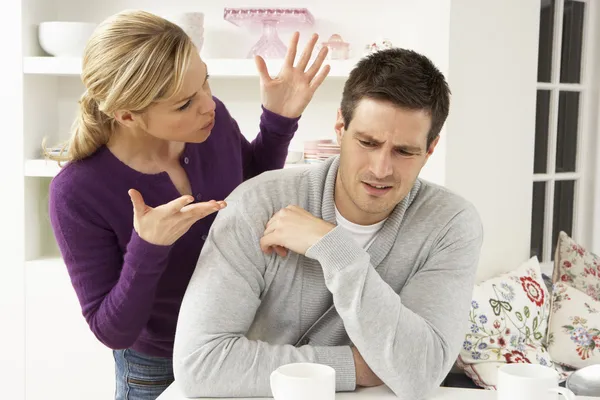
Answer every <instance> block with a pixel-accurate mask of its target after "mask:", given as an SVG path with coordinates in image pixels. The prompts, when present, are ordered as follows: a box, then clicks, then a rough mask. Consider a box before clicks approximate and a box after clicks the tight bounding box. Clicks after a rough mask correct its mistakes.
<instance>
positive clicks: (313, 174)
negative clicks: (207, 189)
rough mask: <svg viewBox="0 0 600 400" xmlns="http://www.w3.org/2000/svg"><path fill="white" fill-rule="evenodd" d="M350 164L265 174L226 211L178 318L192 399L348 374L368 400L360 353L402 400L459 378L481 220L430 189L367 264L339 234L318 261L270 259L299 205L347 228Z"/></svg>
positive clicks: (315, 250) (417, 192) (180, 374)
mask: <svg viewBox="0 0 600 400" xmlns="http://www.w3.org/2000/svg"><path fill="white" fill-rule="evenodd" d="M338 166H339V158H337V157H335V158H331V159H329V160H328V161H327V162H325V163H323V164H322V165H319V166H313V167H309V168H306V169H304V168H297V169H285V170H279V171H272V172H267V173H264V174H262V175H260V176H258V177H257V178H254V179H252V180H250V181H247V182H245V183H243V184H242V185H241V186H239V187H238V188H237V189H236V190H235V191H234V192H233V193H232V194H231V196H230V197H229V198H228V199H227V201H228V204H229V206H228V207H227V208H226V209H224V210H222V211H221V212H219V215H218V217H217V219H216V221H215V223H214V225H213V227H212V230H211V231H210V233H209V235H208V239H207V241H206V243H205V245H204V248H203V251H202V253H201V255H200V259H199V261H198V266H197V268H196V270H195V272H194V274H193V276H192V279H191V281H190V284H189V286H188V289H187V292H186V294H185V297H184V299H183V304H182V307H181V311H180V314H179V322H178V325H177V333H176V337H175V348H174V360H173V365H174V372H175V381H176V384H178V385H179V386H180V387H181V389H182V391H183V393H184V394H185V395H186V396H188V397H265V396H272V394H271V390H270V387H269V375H270V374H271V372H272V371H273V370H275V369H276V368H277V367H279V366H280V365H283V364H287V363H293V362H316V363H322V364H327V365H330V366H332V367H333V368H335V370H336V381H337V384H336V385H337V388H336V390H337V391H351V390H354V389H355V385H356V382H355V379H356V377H355V368H354V361H353V357H352V351H351V348H350V344H353V345H354V346H356V348H357V349H358V350H359V352H360V353H361V355H362V356H363V358H364V359H365V361H366V362H367V364H368V365H369V366H370V367H371V369H372V370H373V372H374V373H375V374H376V375H377V376H378V377H379V378H380V379H381V380H382V381H383V382H384V383H385V384H386V385H387V386H388V387H390V389H391V390H392V391H394V393H396V395H397V396H399V397H400V398H401V399H411V400H414V399H419V398H422V397H424V396H426V395H427V394H428V393H430V391H431V390H432V389H433V388H434V387H436V386H438V385H439V384H440V383H441V381H442V380H443V379H444V377H445V376H446V374H447V373H448V371H449V370H450V368H451V367H452V365H453V363H454V361H455V360H456V357H457V356H458V353H459V349H460V347H461V345H462V343H463V340H464V335H465V332H466V321H467V315H468V309H469V305H470V300H471V295H472V290H473V285H474V280H475V271H476V268H477V262H478V258H479V252H480V248H481V243H482V236H483V233H482V226H481V222H480V219H479V216H478V213H477V212H476V210H475V209H474V207H473V206H472V205H471V204H470V203H469V202H467V201H466V200H464V199H462V198H461V197H459V196H457V195H455V194H453V193H451V192H449V191H448V190H447V189H444V188H442V187H439V186H435V185H433V184H431V183H427V182H425V181H422V180H417V181H416V183H415V185H414V187H413V189H412V190H411V192H410V194H409V195H408V196H407V197H406V198H405V199H404V200H403V201H402V202H401V203H400V204H399V205H398V206H397V207H396V208H395V210H394V212H393V213H392V214H391V215H390V217H389V218H388V219H387V220H386V222H385V224H384V226H383V227H382V228H381V230H380V232H379V234H378V236H377V238H376V239H375V242H374V243H373V245H372V246H371V247H370V248H369V250H368V251H366V250H364V249H363V248H362V247H360V246H359V245H358V244H357V243H356V242H355V241H354V240H353V238H352V236H351V235H350V234H349V232H347V231H346V230H344V229H343V228H342V227H340V226H337V227H336V228H334V229H333V230H332V231H331V232H330V233H328V234H327V235H326V236H325V237H324V238H323V239H321V240H320V241H319V242H318V243H317V244H315V245H314V246H313V247H311V248H310V249H309V250H308V252H307V254H306V256H303V255H298V254H296V253H291V254H288V256H287V257H285V258H281V257H279V256H277V255H275V254H273V255H270V256H267V255H265V254H264V253H262V252H261V250H260V247H259V240H260V238H261V237H262V234H263V232H264V229H265V225H266V223H267V221H268V220H269V219H270V218H271V216H272V215H273V214H274V213H275V212H277V211H278V210H280V209H281V208H283V207H286V206H288V205H290V204H295V205H298V206H300V207H302V208H304V209H306V210H308V211H309V212H311V213H312V214H313V215H315V216H317V217H319V218H322V219H324V220H326V221H329V222H331V223H333V224H335V208H334V197H333V193H334V186H335V180H336V174H337V169H338Z"/></svg>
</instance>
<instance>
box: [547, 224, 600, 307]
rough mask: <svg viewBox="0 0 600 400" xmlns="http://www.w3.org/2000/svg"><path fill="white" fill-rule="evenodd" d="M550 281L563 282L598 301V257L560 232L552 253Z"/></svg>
mask: <svg viewBox="0 0 600 400" xmlns="http://www.w3.org/2000/svg"><path fill="white" fill-rule="evenodd" d="M552 282H554V283H556V282H563V283H565V284H567V285H569V286H571V287H574V288H575V289H579V290H581V291H582V292H584V293H586V294H587V295H588V296H591V297H592V298H593V299H594V300H597V301H600V257H598V256H597V255H595V254H593V253H591V252H589V251H587V250H586V249H584V248H583V247H581V246H580V245H579V244H577V243H576V242H575V241H574V240H573V239H571V238H570V237H569V236H568V235H567V234H566V233H565V232H560V233H559V235H558V242H557V245H556V253H555V255H554V273H553V274H552Z"/></svg>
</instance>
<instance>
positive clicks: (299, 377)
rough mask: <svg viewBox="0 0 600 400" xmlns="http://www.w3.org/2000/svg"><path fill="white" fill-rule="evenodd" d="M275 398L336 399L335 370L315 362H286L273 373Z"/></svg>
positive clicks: (276, 399) (296, 399)
mask: <svg viewBox="0 0 600 400" xmlns="http://www.w3.org/2000/svg"><path fill="white" fill-rule="evenodd" d="M271 391H272V392H273V397H274V398H275V400H307V399H309V400H335V370H334V369H333V368H331V367H330V366H327V365H322V364H313V363H295V364H286V365H283V366H281V367H279V368H277V369H276V370H275V371H273V372H272V373H271Z"/></svg>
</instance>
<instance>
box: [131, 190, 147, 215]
mask: <svg viewBox="0 0 600 400" xmlns="http://www.w3.org/2000/svg"><path fill="white" fill-rule="evenodd" d="M127 193H128V194H129V198H130V199H131V203H132V204H133V214H134V215H140V216H141V215H143V214H144V211H145V210H146V203H144V198H143V197H142V194H141V193H140V192H138V191H137V190H135V189H129V191H128V192H127Z"/></svg>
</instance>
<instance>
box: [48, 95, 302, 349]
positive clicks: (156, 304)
mask: <svg viewBox="0 0 600 400" xmlns="http://www.w3.org/2000/svg"><path fill="white" fill-rule="evenodd" d="M215 102H216V103H217V108H216V123H215V126H214V128H213V130H212V133H211V135H210V136H209V138H208V140H206V141H205V142H204V143H201V144H187V145H186V148H185V151H184V153H183V155H182V157H181V165H182V166H183V168H184V169H185V171H186V172H187V174H188V177H189V180H190V184H191V187H192V193H193V195H194V196H195V197H196V201H207V200H211V199H215V200H223V199H225V198H226V197H227V196H228V195H229V193H230V192H231V191H232V190H233V189H234V188H235V187H236V186H238V185H239V184H240V183H241V182H242V181H243V180H245V179H248V178H250V177H252V176H255V175H258V174H260V173H261V172H264V171H266V170H271V169H277V168H281V167H283V165H284V162H285V158H286V156H287V151H288V145H289V143H290V140H291V139H292V137H293V135H294V133H295V131H296V130H297V128H298V119H290V118H285V117H283V116H280V115H277V114H274V113H272V112H270V111H268V110H266V109H264V108H263V113H262V116H261V119H260V133H259V134H258V136H257V137H256V139H255V140H254V141H253V142H251V143H249V142H248V141H247V140H246V139H245V138H244V137H243V136H242V134H241V133H240V130H239V128H238V125H237V123H236V122H235V120H234V119H233V118H232V117H231V115H230V114H229V112H228V111H227V109H226V108H225V106H224V105H223V103H222V102H220V101H219V100H218V99H216V98H215ZM130 188H134V189H137V190H138V191H139V192H140V193H141V194H142V196H143V197H144V200H145V202H146V204H148V205H149V206H152V207H156V206H159V205H161V204H164V203H167V202H169V201H171V200H173V199H175V198H177V197H179V196H180V194H179V192H178V191H177V189H176V188H175V186H174V185H173V183H172V182H171V180H170V179H169V176H168V175H167V173H166V172H163V173H159V174H155V175H147V174H143V173H140V172H137V171H135V170H133V169H131V168H129V167H128V166H126V165H125V164H123V163H122V162H120V161H119V160H118V159H117V158H116V157H115V156H114V155H113V154H112V153H111V152H110V151H109V150H108V148H106V147H102V148H101V149H99V150H98V151H97V152H96V153H95V154H93V155H92V156H91V157H89V158H87V159H85V160H82V161H78V162H74V163H71V164H68V165H67V166H66V167H65V168H64V169H63V170H62V171H61V172H60V173H59V174H58V175H57V176H56V177H55V178H54V179H53V180H52V183H51V185H50V199H49V214H50V220H51V223H52V228H53V230H54V235H55V237H56V240H57V242H58V246H59V249H60V252H61V254H62V256H63V259H64V261H65V263H66V266H67V269H68V271H69V275H70V277H71V282H72V284H73V288H74V289H75V292H76V294H77V297H78V299H79V302H80V304H81V308H82V313H83V316H84V317H85V319H86V321H87V323H88V324H89V326H90V329H91V330H92V332H93V333H94V334H95V335H96V337H97V338H98V339H99V340H100V341H101V342H102V343H104V344H105V345H106V346H108V347H110V348H112V349H123V348H132V349H134V350H136V351H139V352H141V353H144V354H147V355H151V356H161V357H170V356H171V355H172V351H173V340H174V336H175V326H176V321H177V315H178V313H179V307H180V305H181V300H182V298H183V294H184V292H185V290H186V287H187V284H188V281H189V279H190V277H191V275H192V272H193V271H194V268H195V266H196V261H197V259H198V256H199V254H200V251H201V249H202V246H203V244H204V240H205V239H206V235H207V234H208V231H209V229H210V226H211V224H212V222H213V221H214V218H215V216H216V215H215V214H213V215H211V216H209V217H207V218H204V219H202V220H200V221H199V222H197V223H196V224H194V225H193V226H192V228H191V229H190V230H189V231H188V232H187V233H186V234H185V235H184V236H182V237H181V238H180V239H179V240H178V241H176V242H175V244H173V245H172V246H157V245H152V244H150V243H148V242H146V241H144V240H143V239H141V238H140V237H139V236H138V235H137V234H136V232H135V230H134V229H133V208H132V205H131V201H130V199H129V195H128V194H127V191H128V190H129V189H130Z"/></svg>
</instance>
